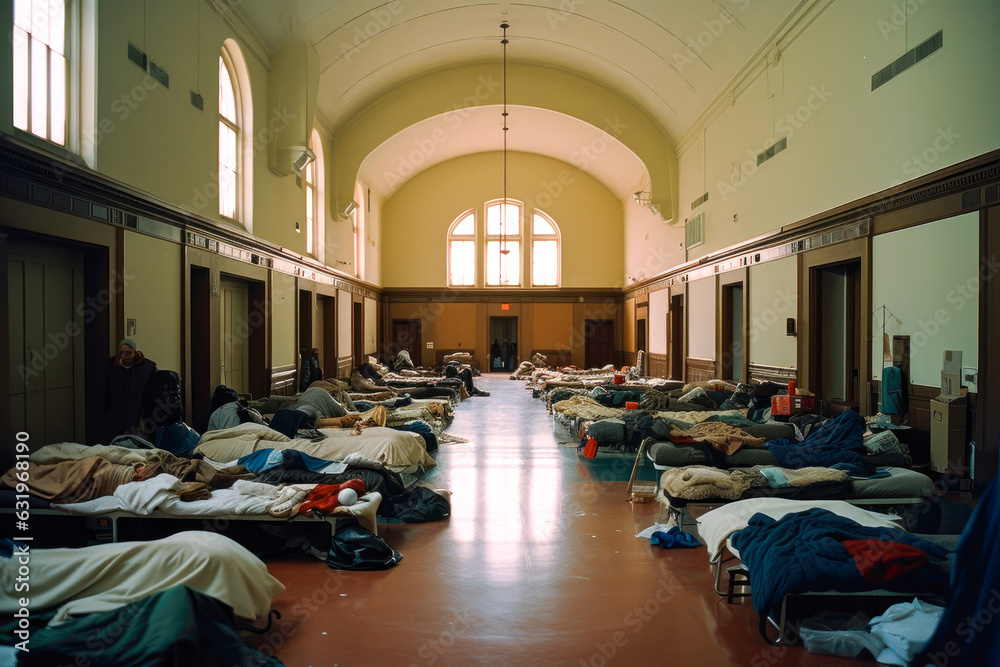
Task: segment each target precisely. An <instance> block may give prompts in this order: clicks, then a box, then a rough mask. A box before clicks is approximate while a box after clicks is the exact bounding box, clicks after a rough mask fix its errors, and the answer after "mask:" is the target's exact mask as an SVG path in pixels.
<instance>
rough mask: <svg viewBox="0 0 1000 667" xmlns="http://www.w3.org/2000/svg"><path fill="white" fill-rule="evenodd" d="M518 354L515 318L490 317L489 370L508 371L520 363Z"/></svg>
mask: <svg viewBox="0 0 1000 667" xmlns="http://www.w3.org/2000/svg"><path fill="white" fill-rule="evenodd" d="M518 355H519V352H518V349H517V318H516V317H490V372H496V373H510V372H511V371H513V370H514V369H515V368H516V367H517V365H518V364H519V363H520V361H519V357H518ZM498 361H499V365H498V363H497V362H498Z"/></svg>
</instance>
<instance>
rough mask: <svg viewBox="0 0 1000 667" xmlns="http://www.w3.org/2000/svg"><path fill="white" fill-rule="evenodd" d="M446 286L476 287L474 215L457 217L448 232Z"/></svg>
mask: <svg viewBox="0 0 1000 667" xmlns="http://www.w3.org/2000/svg"><path fill="white" fill-rule="evenodd" d="M448 286H449V287H475V286H476V214H475V212H474V211H467V212H466V213H463V214H462V215H460V216H458V219H457V220H455V222H453V223H452V224H451V228H450V229H449V230H448Z"/></svg>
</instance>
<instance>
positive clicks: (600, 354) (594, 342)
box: [583, 320, 615, 368]
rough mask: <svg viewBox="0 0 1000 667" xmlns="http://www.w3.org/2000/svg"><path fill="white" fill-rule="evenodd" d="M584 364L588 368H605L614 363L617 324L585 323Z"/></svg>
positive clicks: (603, 321) (609, 321)
mask: <svg viewBox="0 0 1000 667" xmlns="http://www.w3.org/2000/svg"><path fill="white" fill-rule="evenodd" d="M583 331H584V353H583V363H584V365H585V366H586V367H587V368H603V367H604V366H607V365H608V364H610V363H614V356H615V348H614V344H615V323H614V321H613V320H587V321H586V322H584V327H583Z"/></svg>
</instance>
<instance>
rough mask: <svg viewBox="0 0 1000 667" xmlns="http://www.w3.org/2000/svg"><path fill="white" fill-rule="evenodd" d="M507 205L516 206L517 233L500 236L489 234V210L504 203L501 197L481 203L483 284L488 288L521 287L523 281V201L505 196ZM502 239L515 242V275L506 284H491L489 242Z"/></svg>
mask: <svg viewBox="0 0 1000 667" xmlns="http://www.w3.org/2000/svg"><path fill="white" fill-rule="evenodd" d="M506 202H507V205H508V206H514V207H516V208H517V212H518V213H517V218H518V223H517V234H504V235H503V236H502V237H501V235H500V234H490V232H489V222H488V221H489V211H490V209H491V208H492V207H494V206H502V205H503V203H504V200H503V199H493V200H491V201H488V202H486V203H485V204H484V205H483V244H482V246H483V247H482V256H483V285H484V286H485V287H488V288H490V289H510V288H518V287H521V285H522V284H523V281H524V278H523V276H524V218H525V216H524V203H523V202H520V201H518V200H516V199H511V198H509V197H508V198H507V200H506ZM502 239H506V241H507V242H508V243H516V244H517V257H518V264H517V276H516V280H515V279H513V278H508V281H507V283H506V284H493V283H490V281H489V255H490V243H497V242H500V241H501V240H502Z"/></svg>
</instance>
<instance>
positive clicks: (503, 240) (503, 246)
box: [500, 21, 510, 282]
mask: <svg viewBox="0 0 1000 667" xmlns="http://www.w3.org/2000/svg"><path fill="white" fill-rule="evenodd" d="M500 27H501V28H503V39H501V40H500V43H501V44H503V203H502V204H501V205H500V261H501V267H502V266H503V264H502V263H503V256H504V255H506V254H507V252H508V250H507V234H506V228H505V223H506V222H507V129H508V128H507V43H508V40H507V28H509V27H510V24H509V23H507V22H506V21H504V22H503V23H501V24H500ZM500 282H503V275H502V270H501V275H500Z"/></svg>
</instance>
